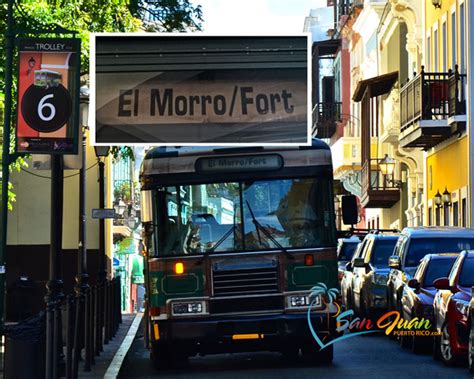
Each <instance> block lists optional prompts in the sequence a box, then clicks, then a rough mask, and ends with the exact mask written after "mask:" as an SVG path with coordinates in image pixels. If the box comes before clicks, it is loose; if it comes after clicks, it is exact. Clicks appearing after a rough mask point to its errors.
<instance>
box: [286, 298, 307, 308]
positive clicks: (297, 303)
mask: <svg viewBox="0 0 474 379" xmlns="http://www.w3.org/2000/svg"><path fill="white" fill-rule="evenodd" d="M307 305H309V299H308V297H307V296H290V306H291V307H293V308H294V307H304V306H307Z"/></svg>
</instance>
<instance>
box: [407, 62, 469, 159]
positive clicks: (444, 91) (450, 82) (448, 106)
mask: <svg viewBox="0 0 474 379" xmlns="http://www.w3.org/2000/svg"><path fill="white" fill-rule="evenodd" d="M464 82H465V76H464V75H460V74H459V73H458V72H457V70H456V71H455V72H452V71H451V70H450V71H449V72H447V73H427V72H424V71H423V67H422V71H421V73H420V74H418V75H417V76H415V77H414V78H413V79H412V80H410V81H409V82H408V83H407V84H406V85H405V86H403V87H402V89H401V90H400V138H399V140H400V146H402V147H415V148H416V147H417V148H422V149H424V150H427V149H429V148H431V147H433V146H435V145H437V144H439V143H440V142H442V141H444V140H445V139H447V138H449V137H450V136H451V135H452V134H453V133H458V132H460V131H462V128H465V114H466V105H465V104H466V102H465V99H464ZM462 116H464V117H462Z"/></svg>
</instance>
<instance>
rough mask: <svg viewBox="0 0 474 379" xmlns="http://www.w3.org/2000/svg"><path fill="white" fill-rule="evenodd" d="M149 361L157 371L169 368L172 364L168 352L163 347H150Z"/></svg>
mask: <svg viewBox="0 0 474 379" xmlns="http://www.w3.org/2000/svg"><path fill="white" fill-rule="evenodd" d="M150 359H151V361H152V363H153V366H154V367H155V369H157V370H159V369H165V368H169V367H170V365H171V362H172V359H171V354H170V353H169V350H168V349H167V348H166V347H165V346H163V345H158V346H157V345H153V346H152V347H151V349H150Z"/></svg>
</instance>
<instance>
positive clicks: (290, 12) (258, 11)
mask: <svg viewBox="0 0 474 379" xmlns="http://www.w3.org/2000/svg"><path fill="white" fill-rule="evenodd" d="M192 4H193V5H197V4H200V5H201V6H202V11H203V18H204V22H203V29H204V30H203V31H204V32H206V33H211V34H232V33H234V34H239V33H245V34H249V33H261V34H264V33H265V34H271V33H279V34H292V33H300V32H302V31H303V26H304V19H305V17H306V16H309V11H310V9H314V8H319V7H323V6H326V4H327V0H192Z"/></svg>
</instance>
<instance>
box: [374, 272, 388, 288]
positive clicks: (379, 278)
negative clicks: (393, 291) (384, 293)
mask: <svg viewBox="0 0 474 379" xmlns="http://www.w3.org/2000/svg"><path fill="white" fill-rule="evenodd" d="M374 283H375V284H377V285H379V286H386V285H387V277H386V276H385V275H378V274H374Z"/></svg>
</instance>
